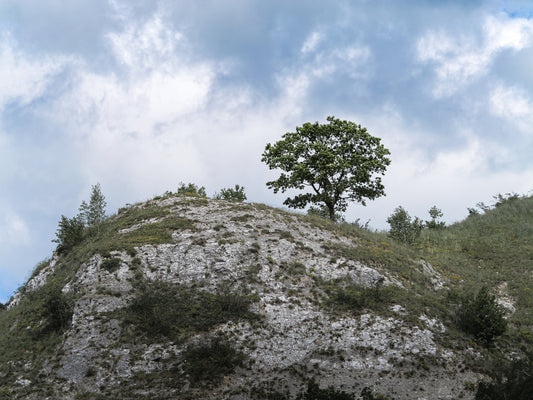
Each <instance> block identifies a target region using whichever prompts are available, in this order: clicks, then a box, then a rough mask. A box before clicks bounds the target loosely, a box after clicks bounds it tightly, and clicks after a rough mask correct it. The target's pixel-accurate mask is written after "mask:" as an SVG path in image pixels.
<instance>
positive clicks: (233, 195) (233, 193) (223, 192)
mask: <svg viewBox="0 0 533 400" xmlns="http://www.w3.org/2000/svg"><path fill="white" fill-rule="evenodd" d="M214 198H215V199H217V200H230V201H237V202H239V203H242V202H243V201H245V200H246V194H245V193H244V187H243V186H239V185H235V188H234V189H232V188H227V189H220V193H215V196H214Z"/></svg>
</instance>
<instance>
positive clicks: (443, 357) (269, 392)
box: [0, 194, 533, 400]
mask: <svg viewBox="0 0 533 400" xmlns="http://www.w3.org/2000/svg"><path fill="white" fill-rule="evenodd" d="M532 239H533V198H531V197H529V198H520V199H512V200H509V201H502V202H501V204H499V205H498V206H496V207H494V208H491V209H486V210H485V212H484V213H483V214H478V215H472V216H470V217H468V218H467V219H466V220H464V221H462V222H460V223H457V224H454V225H452V226H450V227H447V228H446V229H443V230H434V231H433V230H426V231H424V232H423V234H422V237H421V238H420V240H419V241H418V242H417V243H416V244H415V245H413V246H405V245H402V244H399V243H396V242H394V241H393V240H391V239H390V238H389V237H388V236H387V235H386V234H383V233H376V232H371V231H368V230H365V229H362V228H361V227H358V226H356V225H350V224H335V223H332V222H329V221H326V220H323V219H320V218H316V217H309V216H303V215H299V214H294V213H289V212H286V211H282V210H279V209H275V208H271V207H267V206H265V205H262V204H250V203H237V202H230V201H224V200H211V199H206V198H201V197H187V196H177V195H173V194H166V195H165V196H161V197H156V198H154V199H153V200H150V201H147V202H144V203H139V204H135V205H131V206H128V207H124V208H122V209H120V210H119V212H118V213H117V214H116V215H113V216H110V217H108V218H107V219H106V220H104V221H103V222H102V223H101V224H100V225H99V226H98V229H95V230H94V231H93V232H92V234H91V235H88V236H87V237H86V238H85V239H84V240H83V241H82V242H81V243H79V244H78V245H77V246H75V247H74V248H72V249H71V250H69V251H68V252H63V253H62V254H54V256H53V257H52V258H51V259H50V260H47V261H45V262H43V263H41V264H40V265H39V266H38V267H37V268H36V269H35V271H34V273H33V274H32V277H31V278H30V279H29V280H28V282H27V283H26V284H25V285H24V286H23V287H22V288H21V289H20V290H19V292H18V293H17V294H16V295H15V296H14V297H13V298H12V299H11V301H10V302H9V303H8V305H7V309H6V310H2V311H0V333H1V335H0V346H1V347H2V349H3V351H2V354H1V355H0V387H1V389H0V398H15V399H16V398H20V399H22V398H24V399H44V398H50V399H140V398H150V399H197V398H202V399H235V400H236V399H265V400H266V399H277V400H283V399H287V400H289V399H296V398H300V399H315V398H316V399H318V398H319V397H317V396H318V395H316V396H315V397H313V396H314V395H313V393H315V394H316V393H319V394H320V393H322V394H324V393H326V392H328V393H329V396H330V397H329V398H336V399H344V398H357V399H359V398H364V399H366V400H368V399H373V398H382V399H384V398H387V399H457V398H465V399H473V398H474V396H475V390H476V384H477V382H478V381H480V379H486V377H487V373H488V372H490V368H491V362H492V361H494V360H500V359H502V358H505V357H506V355H509V354H514V355H520V354H523V353H524V352H525V351H527V350H528V349H530V348H531V344H532V343H533V335H532V331H531V327H532V325H533V324H532V321H531V315H533V314H532V312H533V300H532V297H531V293H530V288H531V287H532V285H533V282H532V278H533V276H532V274H531V267H532V266H533V240H532ZM483 285H486V286H488V287H489V288H491V290H492V292H493V293H494V294H495V295H496V298H497V301H498V302H499V304H501V307H502V308H501V309H502V310H503V311H504V312H505V317H506V320H507V322H508V328H507V330H506V331H505V334H504V335H502V336H499V337H497V338H495V340H494V343H491V346H484V345H482V344H480V343H479V341H476V339H475V337H473V336H472V335H470V334H468V333H464V332H463V331H461V329H459V327H458V324H457V313H458V311H457V310H459V309H460V304H461V301H462V300H464V299H466V298H468V297H467V296H469V295H470V296H472V293H476V292H477V291H478V290H479V289H480V288H481V287H482V286H483ZM316 385H318V386H316ZM328 388H329V389H328ZM2 396H3V397H2ZM298 396H299V397H298ZM335 396H336V397H335ZM343 396H352V397H343Z"/></svg>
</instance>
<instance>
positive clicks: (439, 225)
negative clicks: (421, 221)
mask: <svg viewBox="0 0 533 400" xmlns="http://www.w3.org/2000/svg"><path fill="white" fill-rule="evenodd" d="M428 213H429V216H430V217H431V221H426V226H427V227H428V228H429V229H444V228H445V227H446V223H445V222H444V221H437V220H438V219H439V218H442V216H443V214H442V211H441V210H440V209H438V208H437V206H433V207H431V208H430V209H429V211H428Z"/></svg>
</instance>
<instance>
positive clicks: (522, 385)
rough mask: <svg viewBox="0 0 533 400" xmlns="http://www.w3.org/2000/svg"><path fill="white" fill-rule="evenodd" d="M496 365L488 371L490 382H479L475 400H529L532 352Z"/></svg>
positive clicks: (532, 384) (532, 383) (532, 370)
mask: <svg viewBox="0 0 533 400" xmlns="http://www.w3.org/2000/svg"><path fill="white" fill-rule="evenodd" d="M497 365H498V366H497V367H496V368H495V370H494V371H493V372H492V373H490V376H491V381H490V382H487V381H481V382H479V384H478V387H477V392H476V400H508V399H513V400H530V399H531V398H532V395H533V353H529V354H527V355H526V356H525V357H523V358H521V359H518V360H514V361H511V362H503V363H501V362H500V363H498V364H497Z"/></svg>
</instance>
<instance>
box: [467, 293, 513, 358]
mask: <svg viewBox="0 0 533 400" xmlns="http://www.w3.org/2000/svg"><path fill="white" fill-rule="evenodd" d="M504 315H505V313H504V310H503V309H502V307H501V306H500V305H499V304H498V303H497V302H496V297H495V296H493V295H491V294H490V293H489V289H488V288H487V287H486V286H483V287H482V288H481V289H480V290H479V292H478V294H477V295H476V296H469V297H465V298H463V300H462V302H461V305H460V306H459V310H458V313H457V324H458V326H459V328H460V329H461V330H463V331H464V332H466V333H468V334H470V335H472V336H474V339H475V341H476V342H477V343H479V344H480V345H482V346H485V347H489V346H490V345H491V344H492V342H493V341H494V338H495V337H497V336H500V335H502V334H503V333H504V332H505V330H506V329H507V321H506V320H505V318H504Z"/></svg>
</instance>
